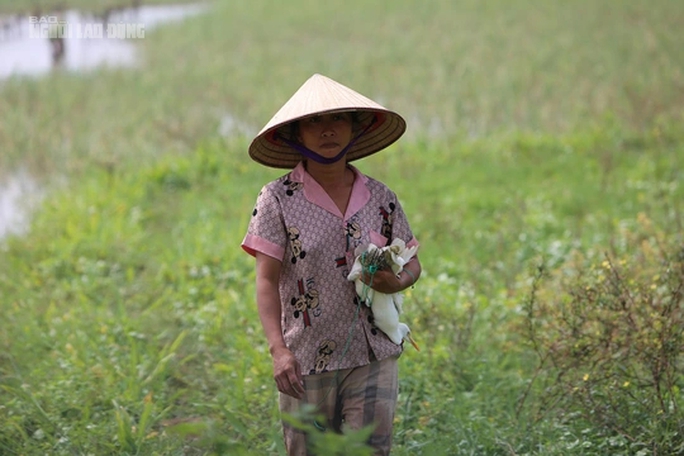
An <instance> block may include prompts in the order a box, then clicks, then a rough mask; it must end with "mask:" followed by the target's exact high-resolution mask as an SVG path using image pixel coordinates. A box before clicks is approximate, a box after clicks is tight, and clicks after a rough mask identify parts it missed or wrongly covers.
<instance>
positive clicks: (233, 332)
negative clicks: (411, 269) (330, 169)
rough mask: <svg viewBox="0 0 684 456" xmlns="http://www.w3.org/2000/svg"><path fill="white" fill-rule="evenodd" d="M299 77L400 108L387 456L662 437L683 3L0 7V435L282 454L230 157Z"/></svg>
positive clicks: (642, 445) (641, 442)
mask: <svg viewBox="0 0 684 456" xmlns="http://www.w3.org/2000/svg"><path fill="white" fill-rule="evenodd" d="M108 32H109V35H110V36H107V35H108ZM112 35H113V36H112ZM313 73H321V74H324V75H326V76H329V77H331V78H333V79H335V80H337V81H339V82H341V83H343V84H345V85H347V86H349V87H351V88H353V89H355V90H357V91H359V92H360V93H362V94H364V95H366V96H368V97H370V98H372V99H374V100H376V101H378V102H379V103H381V104H383V105H384V106H386V107H388V108H390V109H393V110H396V111H398V112H399V113H401V114H402V115H403V116H404V117H405V118H406V120H407V122H408V131H407V133H406V135H405V136H404V137H403V138H402V139H401V140H400V141H399V143H397V144H396V145H393V146H392V147H391V148H389V149H388V150H387V151H383V152H382V153H380V154H377V155H374V156H373V157H370V158H368V159H366V160H363V161H362V162H360V163H359V165H358V166H359V167H360V168H361V170H362V171H364V172H366V173H368V174H370V175H372V176H374V177H376V178H379V179H381V180H383V181H384V182H385V183H387V184H388V185H389V186H390V187H392V188H393V189H394V190H395V191H396V192H397V193H398V194H399V197H400V199H401V200H402V204H403V205H404V206H405V209H406V210H407V212H408V214H409V219H410V221H411V223H412V226H413V228H414V231H415V234H416V236H417V237H418V238H419V240H420V241H421V244H422V246H421V260H422V262H423V263H424V267H425V274H424V277H423V279H422V280H421V282H420V283H419V284H418V285H417V286H416V288H415V289H414V290H411V291H409V292H408V295H409V296H408V297H407V305H406V306H405V307H406V314H405V319H406V321H408V322H412V325H411V326H412V328H414V327H415V330H414V333H415V335H416V338H417V339H418V342H419V344H420V345H421V346H425V351H424V352H421V353H415V352H411V351H410V350H411V349H409V350H407V353H405V355H404V356H403V359H402V368H403V370H402V373H401V376H402V392H401V395H400V411H399V412H398V416H397V419H396V429H395V442H396V444H395V448H396V450H395V451H396V454H583V455H587V454H644V455H645V454H678V451H684V440H683V438H682V435H681V426H683V425H684V416H683V414H682V412H681V411H680V407H679V405H680V404H681V400H682V398H681V393H680V392H679V391H680V389H681V386H682V360H681V358H680V355H679V353H681V352H682V351H681V350H679V348H681V347H682V334H681V329H678V328H682V327H684V325H679V323H684V321H682V320H684V317H683V316H682V313H683V312H682V302H681V299H682V298H681V289H678V288H677V287H678V286H679V285H677V284H678V283H681V274H680V275H678V273H673V272H672V271H678V269H677V264H681V261H682V258H680V257H679V256H677V255H679V254H678V253H677V252H679V251H680V250H679V249H680V247H679V246H680V245H681V234H682V232H683V230H682V209H683V208H682V201H684V190H683V189H682V178H683V172H682V169H684V167H683V166H682V159H683V158H684V146H683V145H682V144H683V142H682V140H683V139H684V129H683V128H682V121H683V120H684V119H683V114H684V3H681V2H674V1H669V0H656V1H645V0H624V1H620V2H616V1H610V0H598V1H597V0H594V1H590V0H575V1H572V2H563V1H556V0H552V1H545V2H542V1H535V0H512V1H504V0H495V1H488V2H484V1H479V0H460V1H450V0H449V1H447V0H429V1H412V0H399V1H394V2H361V1H356V0H352V1H338V0H331V1H327V2H310V1H307V0H293V1H290V2H280V3H273V2H268V1H264V0H249V1H247V0H230V1H229V0H225V1H218V0H216V1H213V2H203V3H187V2H168V1H156V0H155V1H150V0H137V1H136V0H134V1H130V0H121V1H117V0H107V1H104V0H102V1H86V0H54V1H53V0H33V1H10V0H0V310H1V312H0V313H1V314H2V322H1V323H0V453H3V454H44V453H50V454H124V453H126V454H210V453H212V452H213V453H218V454H284V453H283V448H282V444H281V443H280V437H279V421H278V415H277V408H276V407H275V404H276V395H275V388H273V385H272V380H271V378H270V374H271V372H270V358H269V356H268V353H267V350H266V349H265V345H264V340H263V337H262V336H261V332H260V331H261V328H260V326H259V324H258V317H257V315H256V312H255V304H254V290H253V266H254V265H253V263H252V260H251V259H250V258H249V257H247V256H246V255H244V254H243V253H241V252H240V249H239V243H240V241H241V239H242V236H243V234H244V231H245V229H246V226H247V222H248V219H249V214H250V213H251V210H252V206H253V204H254V200H255V198H256V195H257V193H258V191H259V189H260V187H261V186H262V185H263V184H265V183H266V182H268V181H269V180H271V179H274V178H276V177H278V176H279V175H280V174H282V171H276V170H269V169H265V168H262V167H260V166H259V165H257V164H256V163H253V162H251V161H250V160H249V158H248V156H247V152H246V150H247V146H248V144H249V142H250V140H251V138H252V137H253V136H254V135H255V134H256V133H257V132H258V131H259V130H260V128H261V127H262V126H263V125H264V124H265V123H266V122H267V121H268V120H269V119H270V117H271V116H272V115H273V114H274V113H275V112H276V111H277V109H278V108H279V107H280V106H281V105H282V104H283V103H284V102H285V101H286V100H287V99H288V98H289V96H290V95H291V94H292V93H294V91H295V90H296V89H297V88H298V87H299V86H300V85H301V84H302V83H303V82H304V81H305V80H306V79H307V78H308V77H309V76H311V75H312V74H313ZM677 261H679V262H680V263H677ZM606 262H608V263H607V264H608V266H606ZM618 266H620V267H622V268H624V270H620V271H619V274H618V269H619V268H618ZM539 271H542V272H541V273H540V272H539ZM668 271H669V272H668ZM611 274H612V275H611ZM535 277H536V278H537V279H535ZM570 278H572V280H571V279H570ZM579 278H582V280H585V279H586V280H590V283H585V282H582V283H581V285H582V286H581V287H580V288H577V286H578V284H579V283H580V279H579ZM678 280H680V282H678ZM542 281H543V283H542ZM606 283H611V284H613V288H612V289H608V288H601V287H604V286H606V285H605V284H606ZM602 284H603V285H602ZM652 285H654V287H652ZM580 289H582V290H585V291H586V290H590V289H591V290H595V291H596V293H593V294H590V295H587V296H585V295H582V298H581V299H579V298H577V297H578V296H579V294H578V290H580ZM611 290H612V291H611ZM616 290H618V291H616ZM677 290H679V291H677ZM620 296H623V297H624V296H630V297H631V298H630V299H632V301H633V302H634V303H635V304H634V306H633V307H629V306H620V305H618V306H617V307H619V308H621V309H622V310H621V311H620V312H617V311H616V312H613V313H610V315H606V314H603V313H600V314H597V313H595V312H594V311H595V310H596V309H602V308H604V307H605V306H604V307H601V306H602V305H604V304H605V303H606V302H612V301H610V300H611V299H614V300H616V301H615V302H618V303H619V302H621V301H620V300H621V298H620ZM623 301H624V299H623ZM625 302H627V301H625ZM601 303H604V304H601ZM637 303H641V304H642V305H637ZM580 304H581V305H580ZM545 306H547V307H545ZM565 306H569V307H565ZM583 306H584V307H583ZM587 306H588V307H587ZM608 307H610V306H608ZM638 308H641V309H648V312H645V313H643V314H642V313H638V314H634V313H632V312H637V310H636V309H638ZM540 309H543V312H541V311H540ZM554 312H557V314H556V313H554ZM668 312H669V313H668ZM653 315H661V317H662V318H664V316H667V318H666V320H665V321H667V324H666V323H665V321H661V320H660V319H658V318H661V317H658V318H655V317H653ZM649 316H650V317H649ZM571 317H572V318H571ZM575 317H576V318H575ZM629 322H632V323H629ZM635 322H636V323H635ZM630 325H632V326H630ZM678 325H679V326H678ZM621 331H622V332H621ZM630 333H631V334H642V333H643V340H642V339H639V340H636V339H630V338H629V337H627V334H630ZM599 334H600V335H601V336H600V337H599V338H598V339H595V338H596V337H598V335H599ZM562 340H565V341H571V342H572V343H571V344H570V345H568V347H566V348H567V350H566V351H563V350H562V347H563V344H562V343H560V341H562ZM649 340H651V341H654V340H655V341H660V345H659V346H660V348H658V345H657V344H656V343H655V342H653V343H652V344H651V345H649V343H650V342H647V341H649ZM639 341H641V342H639ZM664 341H669V342H668V344H669V345H668V344H665V343H664ZM639 344H641V345H639ZM654 344H655V345H654ZM664 346H666V347H669V348H668V349H667V350H665V349H663V347H664ZM573 347H575V348H573ZM578 347H579V348H582V347H584V349H583V350H580V349H579V348H578ZM601 347H604V348H601ZM630 347H631V348H630ZM634 347H640V348H639V350H637V349H635V348H634ZM668 350H669V351H668ZM580 352H581V353H580ZM639 353H641V354H647V355H648V356H646V355H644V356H645V357H644V358H640V357H639ZM649 357H650V358H649ZM647 358H649V359H659V360H660V364H659V366H660V367H658V369H655V368H654V367H653V365H651V364H649V361H648V360H647ZM608 360H616V361H615V364H610V362H609V361H608ZM618 361H619V362H618ZM619 365H620V366H622V367H620V366H619ZM563 369H566V370H563ZM659 369H660V370H659ZM600 372H603V374H599V373H600ZM585 377H586V378H585ZM561 379H562V381H561ZM663 382H664V383H663ZM616 404H623V406H620V407H618V406H617V405H616ZM625 404H626V405H625ZM653 404H655V405H653ZM643 423H649V424H643ZM340 445H342V443H341V444H340ZM347 448H349V447H347ZM349 451H351V450H349ZM360 451H362V450H360ZM340 454H342V453H340ZM345 454H351V453H345ZM360 454H362V453H360Z"/></svg>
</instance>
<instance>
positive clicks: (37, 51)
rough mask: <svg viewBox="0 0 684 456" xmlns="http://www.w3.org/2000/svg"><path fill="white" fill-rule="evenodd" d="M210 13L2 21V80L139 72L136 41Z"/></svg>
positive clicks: (190, 9)
mask: <svg viewBox="0 0 684 456" xmlns="http://www.w3.org/2000/svg"><path fill="white" fill-rule="evenodd" d="M207 10H208V6H207V5H206V4H191V5H156V6H152V5H150V6H139V7H138V8H122V9H115V10H111V11H108V12H105V13H102V14H99V15H97V16H94V15H91V14H86V13H83V12H80V11H75V10H67V11H64V12H62V13H59V14H57V13H41V14H42V15H41V16H23V17H19V16H5V17H3V16H0V79H5V78H8V77H10V76H12V75H18V76H41V75H45V74H47V73H49V72H50V71H51V70H52V69H53V68H57V67H59V68H64V69H67V70H70V71H87V70H89V69H92V68H96V67H100V66H119V67H120V66H124V67H130V66H135V65H136V63H137V62H138V60H139V58H140V57H139V56H138V52H137V48H136V41H139V40H141V39H144V38H145V34H146V33H147V32H149V31H151V30H152V29H153V28H154V27H156V26H158V25H160V24H164V23H168V22H174V21H180V20H183V19H185V18H187V17H190V16H193V15H196V14H201V13H203V12H206V11H207Z"/></svg>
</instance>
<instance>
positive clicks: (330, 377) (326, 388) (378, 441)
mask: <svg viewBox="0 0 684 456" xmlns="http://www.w3.org/2000/svg"><path fill="white" fill-rule="evenodd" d="M304 389H305V390H306V396H305V398H304V399H303V400H301V401H299V400H297V399H295V398H293V397H291V396H288V395H285V394H282V393H281V394H280V412H281V413H290V414H291V413H294V412H296V411H297V410H299V407H300V405H302V404H314V405H316V408H317V410H318V412H319V413H320V414H321V415H323V416H325V418H326V420H327V423H321V424H323V425H324V426H325V427H326V428H327V429H331V430H332V431H334V432H343V431H344V430H345V429H350V430H357V429H361V428H362V427H365V426H367V425H369V424H372V423H374V424H375V425H376V427H375V430H374V431H373V434H372V435H371V437H370V439H369V440H368V444H369V445H370V446H371V447H373V448H374V449H375V454H376V455H388V454H389V453H390V447H391V444H392V424H393V420H394V410H395V408H396V404H397V392H398V381H397V358H396V357H392V358H387V359H384V360H382V361H373V362H371V363H370V364H368V365H366V366H361V367H356V368H353V369H343V370H340V371H335V372H325V373H322V374H317V375H307V376H304ZM283 434H284V437H285V446H286V448H287V453H288V454H289V455H290V456H306V455H307V454H309V453H307V449H306V434H305V433H304V432H302V431H299V430H297V429H294V428H292V427H290V426H289V425H288V424H286V423H283Z"/></svg>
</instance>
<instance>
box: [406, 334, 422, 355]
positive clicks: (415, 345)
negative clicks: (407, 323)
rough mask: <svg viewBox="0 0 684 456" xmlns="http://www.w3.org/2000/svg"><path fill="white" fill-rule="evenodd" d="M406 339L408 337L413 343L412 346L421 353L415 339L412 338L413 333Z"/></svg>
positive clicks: (407, 335)
mask: <svg viewBox="0 0 684 456" xmlns="http://www.w3.org/2000/svg"><path fill="white" fill-rule="evenodd" d="M406 337H408V340H409V342H411V345H413V348H415V349H416V350H418V351H420V347H418V344H417V343H416V341H415V340H413V337H411V333H408V334H406Z"/></svg>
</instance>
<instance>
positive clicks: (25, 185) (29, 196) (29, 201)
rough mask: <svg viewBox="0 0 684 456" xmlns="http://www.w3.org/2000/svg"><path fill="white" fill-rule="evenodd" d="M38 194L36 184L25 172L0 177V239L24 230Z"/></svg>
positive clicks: (38, 198)
mask: <svg viewBox="0 0 684 456" xmlns="http://www.w3.org/2000/svg"><path fill="white" fill-rule="evenodd" d="M40 193H41V191H40V188H39V186H38V182H37V181H36V180H35V179H34V178H33V177H31V176H30V175H29V174H28V173H27V172H25V171H19V172H16V173H14V174H10V175H9V176H0V239H2V238H3V237H5V236H7V235H8V234H19V233H21V232H23V231H24V230H26V228H27V226H28V221H29V219H28V215H29V214H28V213H29V212H30V210H31V208H32V207H33V206H35V204H36V203H37V202H38V201H39V200H40Z"/></svg>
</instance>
